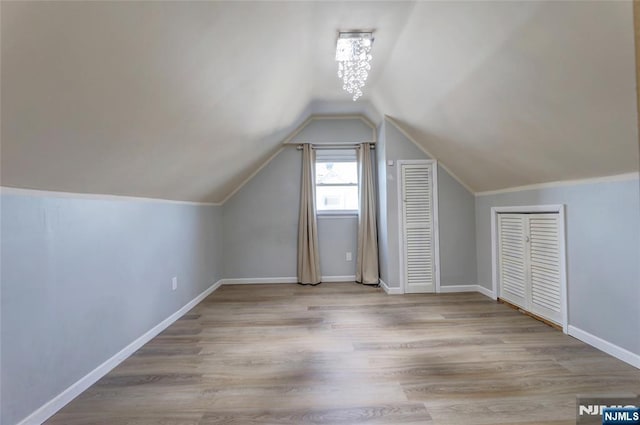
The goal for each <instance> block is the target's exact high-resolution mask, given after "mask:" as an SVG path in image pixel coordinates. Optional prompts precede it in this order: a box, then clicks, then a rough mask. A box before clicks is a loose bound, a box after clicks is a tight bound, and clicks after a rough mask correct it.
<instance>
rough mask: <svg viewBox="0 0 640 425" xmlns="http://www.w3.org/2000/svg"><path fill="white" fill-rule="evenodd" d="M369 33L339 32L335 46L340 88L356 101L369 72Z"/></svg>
mask: <svg viewBox="0 0 640 425" xmlns="http://www.w3.org/2000/svg"><path fill="white" fill-rule="evenodd" d="M372 44H373V33H371V32H341V33H339V34H338V42H337V44H336V61H337V62H338V78H342V83H343V84H342V88H343V89H344V90H345V91H346V92H347V93H349V94H352V95H353V100H354V101H356V100H357V99H358V98H359V97H360V96H362V88H363V87H364V84H365V82H366V81H367V77H368V76H369V71H370V70H371V64H370V63H369V62H370V61H371V45H372Z"/></svg>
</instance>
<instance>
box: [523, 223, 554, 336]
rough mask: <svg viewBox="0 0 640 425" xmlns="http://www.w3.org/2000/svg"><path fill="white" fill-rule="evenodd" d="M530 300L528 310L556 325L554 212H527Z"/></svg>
mask: <svg viewBox="0 0 640 425" xmlns="http://www.w3.org/2000/svg"><path fill="white" fill-rule="evenodd" d="M527 218H528V219H529V262H530V269H531V271H530V279H531V299H530V304H529V310H530V311H531V312H532V313H535V314H537V315H539V316H542V317H544V318H547V319H549V320H551V321H553V322H556V323H558V324H560V323H561V322H562V310H561V294H560V291H561V288H560V247H559V225H558V224H559V223H558V214H529V216H528V217H527Z"/></svg>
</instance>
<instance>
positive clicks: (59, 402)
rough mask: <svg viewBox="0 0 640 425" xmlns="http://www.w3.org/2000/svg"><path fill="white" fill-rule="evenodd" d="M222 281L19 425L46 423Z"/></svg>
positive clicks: (206, 295)
mask: <svg viewBox="0 0 640 425" xmlns="http://www.w3.org/2000/svg"><path fill="white" fill-rule="evenodd" d="M221 284H222V281H221V280H219V281H217V282H216V283H214V284H213V285H211V286H210V287H209V288H207V289H206V290H205V291H204V292H202V293H201V294H200V295H198V296H197V297H195V298H194V299H192V300H191V301H189V302H188V303H187V304H185V305H184V306H183V307H182V308H181V309H180V310H178V311H176V312H175V313H173V314H172V315H171V316H169V317H167V318H166V319H164V320H163V321H162V322H160V323H158V324H157V325H156V326H154V327H153V328H151V329H150V330H149V331H147V332H146V333H144V334H143V335H142V336H140V337H139V338H138V339H136V340H135V341H133V342H132V343H131V344H129V345H127V346H126V347H124V348H123V349H122V350H120V351H119V352H118V353H116V354H115V355H114V356H113V357H111V358H110V359H108V360H106V361H105V362H104V363H102V364H101V365H100V366H98V367H96V368H95V369H93V370H92V371H91V372H89V373H88V374H86V375H85V376H84V377H82V378H80V379H79V380H78V381H76V382H75V383H74V384H72V385H71V386H69V387H68V388H67V389H66V390H64V391H62V392H61V393H60V394H58V395H57V396H55V397H54V398H52V399H51V400H49V401H48V402H47V403H45V404H44V405H42V406H41V407H40V408H38V409H37V410H36V411H35V412H33V413H31V414H30V415H29V416H27V417H26V418H24V419H23V420H21V421H20V422H18V424H17V425H39V424H42V423H43V422H44V421H46V420H47V419H49V418H50V417H51V416H53V415H54V414H55V413H56V412H57V411H58V410H60V409H62V408H63V407H64V406H66V405H67V404H68V403H69V402H70V401H71V400H73V399H74V398H76V397H77V396H79V395H80V394H81V393H82V392H83V391H85V390H86V389H87V388H89V387H90V386H91V385H93V384H95V383H96V382H97V381H98V380H99V379H100V378H102V377H103V376H105V375H106V374H107V373H109V372H110V371H111V370H112V369H113V368H115V367H116V366H118V365H119V364H120V363H122V362H123V361H124V360H126V359H127V358H128V357H129V356H130V355H132V354H133V353H134V352H136V351H137V350H138V349H139V348H140V347H142V346H143V345H145V344H146V343H147V342H149V341H151V340H152V339H153V338H154V337H155V336H156V335H158V334H159V333H160V332H162V331H163V330H165V329H166V328H168V327H169V326H170V325H171V324H173V323H174V322H175V321H176V320H178V319H179V318H180V317H182V316H183V315H184V314H185V313H186V312H188V311H189V310H191V309H192V308H193V307H195V306H196V305H197V304H198V303H200V302H201V301H202V300H204V299H205V298H206V297H208V296H209V295H210V294H211V293H212V292H213V291H215V290H216V289H218V288H219V287H220V285H221Z"/></svg>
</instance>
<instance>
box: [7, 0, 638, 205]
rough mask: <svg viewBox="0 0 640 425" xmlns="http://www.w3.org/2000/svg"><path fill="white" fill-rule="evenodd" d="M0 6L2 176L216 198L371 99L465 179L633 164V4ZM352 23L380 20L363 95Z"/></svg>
mask: <svg viewBox="0 0 640 425" xmlns="http://www.w3.org/2000/svg"><path fill="white" fill-rule="evenodd" d="M0 7H1V15H2V16H1V19H2V22H1V27H2V28H1V37H2V38H1V45H2V58H1V59H2V62H1V66H2V69H1V71H2V74H1V80H2V81H1V96H0V97H1V108H2V109H1V113H2V133H1V137H2V140H1V143H2V145H1V149H2V150H1V154H2V156H1V160H2V163H1V166H2V170H1V183H2V185H3V186H14V187H24V188H34V189H48V190H60V191H68V192H85V193H86V192H88V193H105V194H120V195H132V196H146V197H156V198H165V199H177V200H191V201H212V202H217V201H220V200H222V199H224V197H225V196H226V195H227V194H228V193H230V192H232V191H233V189H234V188H235V187H236V186H237V185H238V184H239V183H240V182H241V181H242V180H243V179H244V177H245V176H247V175H249V174H250V173H251V171H252V170H253V169H254V168H255V167H257V166H258V165H259V164H260V163H261V162H262V161H264V160H265V159H266V158H268V157H269V156H270V155H271V154H272V153H273V152H274V151H275V150H276V149H277V148H278V146H279V145H280V143H281V142H282V140H283V139H285V138H286V136H287V135H288V134H289V133H290V132H291V131H293V129H295V128H296V127H297V125H299V124H300V123H301V122H303V121H304V120H305V119H306V118H307V117H308V116H309V115H310V114H312V113H341V112H359V113H368V112H370V111H372V110H377V113H380V114H386V115H389V116H391V117H393V118H394V119H395V120H396V121H397V122H399V123H400V124H401V125H402V126H403V127H404V128H405V130H407V131H408V132H409V133H411V134H412V135H413V136H414V138H415V139H416V140H417V141H418V142H419V143H422V144H423V145H424V147H425V148H426V149H427V150H429V151H430V152H431V153H433V154H434V155H435V156H436V157H437V158H438V159H439V160H441V161H442V162H444V163H445V164H446V165H447V166H448V167H449V168H450V169H452V170H453V171H454V172H455V173H456V174H457V175H458V176H459V177H461V178H462V179H463V180H464V181H465V182H466V183H467V184H468V185H469V186H470V187H472V188H473V189H474V190H490V189H497V188H502V187H509V186H517V185H522V184H528V183H537V182H544V181H551V180H562V179H572V178H581V177H594V176H602V175H610V174H617V173H624V172H628V171H635V170H637V169H638V144H637V126H636V117H635V113H636V106H635V97H634V96H635V94H634V93H635V91H634V90H635V75H634V50H633V21H632V9H631V4H630V3H625V2H600V3H598V2H589V3H583V2H559V3H552V2H544V3H535V2H526V3H523V2H517V3H516V2H513V3H508V2H486V3H483V2H428V3H427V2H399V1H394V2H153V3H152V2H100V3H96V2H6V1H3V2H2V3H1V6H0ZM348 28H375V29H376V34H375V35H376V41H375V44H374V50H373V54H374V60H373V64H372V66H373V71H372V74H371V76H370V79H369V81H368V84H367V87H366V88H365V96H364V99H363V100H362V101H358V102H356V103H355V104H354V103H352V102H351V101H350V100H349V97H348V96H347V95H346V94H345V93H343V92H342V90H341V84H340V82H339V80H338V79H337V77H336V75H335V71H336V66H335V62H334V61H333V55H334V43H335V36H336V30H338V29H348ZM371 105H373V106H371Z"/></svg>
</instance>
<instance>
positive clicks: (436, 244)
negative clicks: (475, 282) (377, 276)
mask: <svg viewBox="0 0 640 425" xmlns="http://www.w3.org/2000/svg"><path fill="white" fill-rule="evenodd" d="M421 164H423V165H431V182H432V187H431V196H432V198H433V199H432V205H433V239H434V240H433V251H434V252H433V267H434V269H435V273H434V275H435V287H434V291H435V293H439V292H440V230H439V228H440V222H439V220H438V161H436V160H435V159H399V160H397V161H396V165H397V167H396V175H397V177H396V180H397V183H396V191H397V192H398V193H397V195H398V199H397V202H398V203H397V205H398V209H397V211H398V257H399V262H398V269H399V270H398V272H399V275H400V276H399V277H400V290H401V291H402V293H403V294H406V293H407V292H406V275H405V261H404V260H405V246H404V221H403V220H402V217H403V209H404V206H403V203H402V166H403V165H421Z"/></svg>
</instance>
